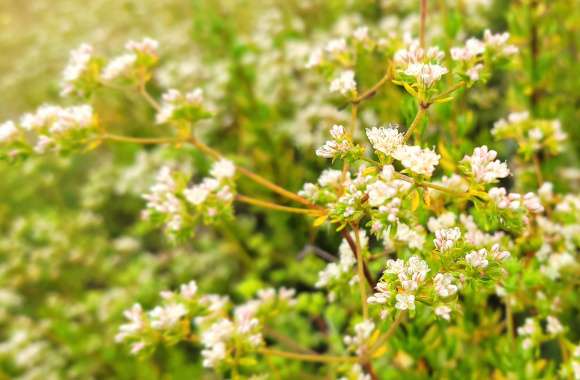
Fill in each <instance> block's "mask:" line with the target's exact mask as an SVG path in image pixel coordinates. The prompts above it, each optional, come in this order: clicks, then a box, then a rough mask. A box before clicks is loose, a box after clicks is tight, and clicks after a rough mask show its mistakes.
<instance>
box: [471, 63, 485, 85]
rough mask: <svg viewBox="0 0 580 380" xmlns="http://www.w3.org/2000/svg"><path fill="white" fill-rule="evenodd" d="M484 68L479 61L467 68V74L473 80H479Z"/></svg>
mask: <svg viewBox="0 0 580 380" xmlns="http://www.w3.org/2000/svg"><path fill="white" fill-rule="evenodd" d="M482 70H483V65H482V64H481V63H478V64H476V65H475V66H473V67H470V68H469V69H468V70H467V76H469V79H471V80H472V81H473V82H475V81H478V80H479V77H480V73H481V71H482Z"/></svg>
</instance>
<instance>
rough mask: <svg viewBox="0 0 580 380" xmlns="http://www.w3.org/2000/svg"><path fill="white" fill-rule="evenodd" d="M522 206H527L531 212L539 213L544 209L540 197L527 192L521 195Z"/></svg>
mask: <svg viewBox="0 0 580 380" xmlns="http://www.w3.org/2000/svg"><path fill="white" fill-rule="evenodd" d="M523 203H524V207H525V208H527V209H528V210H529V211H530V212H531V213H534V214H539V213H542V212H543V211H544V206H542V202H541V201H540V198H538V196H537V195H536V194H534V193H531V192H530V193H527V194H525V195H524V197H523Z"/></svg>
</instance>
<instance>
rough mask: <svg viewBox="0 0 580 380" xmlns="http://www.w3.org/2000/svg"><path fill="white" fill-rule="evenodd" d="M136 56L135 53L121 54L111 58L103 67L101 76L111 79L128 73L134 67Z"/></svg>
mask: <svg viewBox="0 0 580 380" xmlns="http://www.w3.org/2000/svg"><path fill="white" fill-rule="evenodd" d="M136 62H137V56H136V55H135V54H131V53H128V54H123V55H120V56H118V57H116V58H113V60H111V62H109V64H108V65H107V66H105V68H104V69H103V73H102V74H101V76H102V77H103V79H104V80H107V81H112V80H114V79H117V78H119V77H121V76H124V75H127V74H129V72H130V70H131V69H133V68H134V67H135V63H136Z"/></svg>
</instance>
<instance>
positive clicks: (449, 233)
mask: <svg viewBox="0 0 580 380" xmlns="http://www.w3.org/2000/svg"><path fill="white" fill-rule="evenodd" d="M460 237H461V231H460V230H459V228H457V227H454V228H447V229H442V230H437V231H435V239H434V240H433V242H434V243H435V247H437V249H438V250H439V251H441V252H445V251H447V250H449V249H451V248H452V247H453V245H454V244H455V242H456V241H457V240H459V238H460Z"/></svg>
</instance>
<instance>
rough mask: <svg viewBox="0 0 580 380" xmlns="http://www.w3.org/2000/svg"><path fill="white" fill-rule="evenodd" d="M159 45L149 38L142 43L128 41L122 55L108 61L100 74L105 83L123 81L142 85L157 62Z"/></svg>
mask: <svg viewBox="0 0 580 380" xmlns="http://www.w3.org/2000/svg"><path fill="white" fill-rule="evenodd" d="M158 47H159V43H158V42H157V41H155V40H153V39H151V38H144V39H143V40H142V41H128V42H127V43H126V44H125V50H126V51H127V52H126V53H124V54H121V55H119V56H118V57H115V58H113V59H111V60H110V61H109V63H108V64H107V65H105V66H104V68H103V70H102V72H101V78H102V79H103V80H104V81H106V82H112V81H115V80H124V81H128V82H130V83H144V82H147V81H148V80H149V77H150V75H151V74H150V70H151V68H152V67H154V66H155V64H156V63H157V61H158V60H159V56H158V53H157V49H158Z"/></svg>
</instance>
